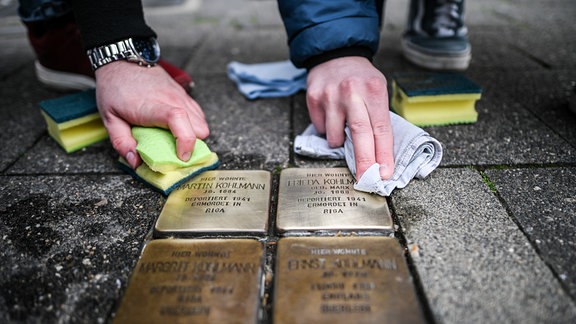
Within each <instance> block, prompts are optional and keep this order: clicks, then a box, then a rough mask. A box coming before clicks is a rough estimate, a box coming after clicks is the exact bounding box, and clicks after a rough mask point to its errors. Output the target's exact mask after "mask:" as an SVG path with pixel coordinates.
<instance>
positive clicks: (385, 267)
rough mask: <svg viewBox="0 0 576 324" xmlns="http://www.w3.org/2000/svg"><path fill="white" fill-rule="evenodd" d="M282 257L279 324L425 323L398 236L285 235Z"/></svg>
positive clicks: (277, 286)
mask: <svg viewBox="0 0 576 324" xmlns="http://www.w3.org/2000/svg"><path fill="white" fill-rule="evenodd" d="M276 258H277V259H276V260H277V261H276V278H275V280H276V281H275V286H274V291H275V294H274V315H273V318H274V323H275V324H281V323H425V320H424V316H423V313H422V310H421V308H420V304H419V302H418V299H417V297H416V292H415V289H414V286H413V283H412V277H411V276H410V274H409V272H408V268H407V265H406V261H405V259H404V255H403V253H402V249H401V247H400V245H399V243H398V242H397V241H396V240H395V239H394V238H390V237H382V236H372V237H287V238H281V239H280V240H279V241H278V251H277V256H276Z"/></svg>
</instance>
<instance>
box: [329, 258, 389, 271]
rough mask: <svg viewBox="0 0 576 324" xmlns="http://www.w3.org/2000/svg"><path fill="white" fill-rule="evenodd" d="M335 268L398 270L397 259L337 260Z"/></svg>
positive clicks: (334, 263) (334, 262)
mask: <svg viewBox="0 0 576 324" xmlns="http://www.w3.org/2000/svg"><path fill="white" fill-rule="evenodd" d="M333 265H334V267H336V268H338V269H350V268H351V269H364V268H366V269H378V270H397V268H398V266H397V264H396V260H395V259H335V260H334V261H333Z"/></svg>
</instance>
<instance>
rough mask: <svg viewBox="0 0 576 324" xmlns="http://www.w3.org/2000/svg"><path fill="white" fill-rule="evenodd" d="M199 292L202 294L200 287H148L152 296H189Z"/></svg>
mask: <svg viewBox="0 0 576 324" xmlns="http://www.w3.org/2000/svg"><path fill="white" fill-rule="evenodd" d="M200 292H202V287H201V286H200V285H191V286H181V285H158V286H152V287H150V293H151V294H153V295H171V294H190V293H200Z"/></svg>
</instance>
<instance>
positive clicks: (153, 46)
mask: <svg viewBox="0 0 576 324" xmlns="http://www.w3.org/2000/svg"><path fill="white" fill-rule="evenodd" d="M132 44H133V45H134V48H135V49H136V51H137V52H138V55H140V57H142V58H143V59H144V60H146V61H148V62H150V63H156V62H158V60H159V59H160V46H158V42H156V39H155V38H153V37H151V38H133V39H132Z"/></svg>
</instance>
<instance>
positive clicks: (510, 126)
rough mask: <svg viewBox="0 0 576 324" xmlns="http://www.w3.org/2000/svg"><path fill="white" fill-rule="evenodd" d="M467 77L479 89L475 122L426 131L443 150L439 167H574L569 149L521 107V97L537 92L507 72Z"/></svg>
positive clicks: (428, 128)
mask: <svg viewBox="0 0 576 324" xmlns="http://www.w3.org/2000/svg"><path fill="white" fill-rule="evenodd" d="M494 72H495V71H494ZM469 76H470V78H471V79H472V80H474V81H476V82H477V83H478V84H480V86H481V87H482V88H483V93H482V99H480V101H478V102H477V103H476V110H477V111H478V114H479V116H478V122H476V123H474V124H469V125H454V126H439V127H427V128H425V129H426V130H428V131H429V133H430V134H431V135H432V136H434V137H436V138H437V139H438V140H440V142H442V143H443V145H444V148H445V155H444V158H443V161H442V164H443V165H490V164H532V163H534V164H539V163H573V162H574V161H575V159H576V155H575V154H574V147H573V146H571V145H570V144H569V143H568V142H567V141H565V140H564V139H563V138H562V137H561V136H559V135H558V134H556V133H554V132H551V131H550V129H549V127H548V126H547V125H546V124H544V123H543V122H542V121H541V120H540V118H539V116H537V115H535V114H534V113H532V112H531V111H529V110H527V109H526V107H525V105H524V104H523V101H524V100H525V98H526V97H530V96H532V93H533V92H537V91H539V90H537V89H536V88H533V87H531V86H530V84H532V85H534V86H536V84H534V83H528V82H531V81H520V83H521V84H522V85H519V81H518V72H512V71H508V72H506V71H502V72H500V73H493V72H490V71H484V72H482V73H479V72H476V73H474V74H472V73H471V74H470V75H469ZM541 99H542V98H541V97H540V99H539V100H541Z"/></svg>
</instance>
